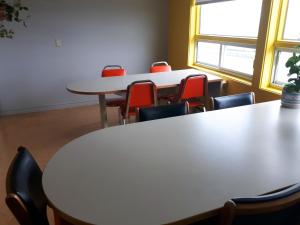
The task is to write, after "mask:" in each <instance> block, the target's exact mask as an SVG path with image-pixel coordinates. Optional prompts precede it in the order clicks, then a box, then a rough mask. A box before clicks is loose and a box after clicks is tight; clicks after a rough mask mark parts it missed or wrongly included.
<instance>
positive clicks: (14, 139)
mask: <svg viewBox="0 0 300 225" xmlns="http://www.w3.org/2000/svg"><path fill="white" fill-rule="evenodd" d="M108 115H109V118H108V121H109V125H110V126H113V125H118V112H117V110H116V109H114V108H109V109H108ZM97 129H100V120H99V108H98V106H85V107H78V108H70V109H62V110H53V111H48V112H38V113H28V114H23V115H16V116H6V117H0V184H1V185H0V199H1V200H0V225H17V224H18V223H17V221H16V220H15V218H14V217H13V215H12V214H11V212H10V211H9V209H8V208H7V206H6V205H5V200H4V199H5V196H6V192H5V177H6V172H7V169H8V166H9V163H10V162H11V160H12V159H13V157H14V155H15V153H16V149H17V147H18V146H21V145H22V146H25V147H27V148H28V149H29V150H30V152H31V153H32V155H33V156H34V158H35V159H36V160H37V162H38V163H39V165H40V167H41V168H42V169H43V168H44V167H45V166H46V163H47V162H48V160H49V159H50V158H51V157H52V156H53V154H54V153H55V152H56V151H57V150H58V149H59V148H60V147H62V146H63V145H65V144H66V143H68V142H70V141H71V140H73V139H74V138H77V137H79V136H81V135H83V134H86V133H89V132H91V131H94V130H97ZM48 215H49V216H48V217H49V220H50V223H51V224H53V218H52V212H51V209H50V210H49V212H48Z"/></svg>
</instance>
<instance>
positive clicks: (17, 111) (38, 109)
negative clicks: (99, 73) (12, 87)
mask: <svg viewBox="0 0 300 225" xmlns="http://www.w3.org/2000/svg"><path fill="white" fill-rule="evenodd" d="M95 104H99V103H98V101H97V100H89V101H79V102H67V103H61V104H54V105H46V106H38V107H32V108H26V109H14V110H7V111H2V112H1V111H0V116H9V115H17V114H24V113H32V112H44V111H49V110H55V109H64V108H74V107H79V106H88V105H95Z"/></svg>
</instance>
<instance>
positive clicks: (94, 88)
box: [66, 69, 223, 128]
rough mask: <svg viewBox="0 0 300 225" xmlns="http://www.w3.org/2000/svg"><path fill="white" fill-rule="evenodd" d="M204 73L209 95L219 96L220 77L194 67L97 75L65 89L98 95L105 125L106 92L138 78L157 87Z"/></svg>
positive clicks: (114, 92) (175, 83)
mask: <svg viewBox="0 0 300 225" xmlns="http://www.w3.org/2000/svg"><path fill="white" fill-rule="evenodd" d="M195 74H205V75H206V76H207V79H208V83H209V93H210V95H211V96H213V97H215V96H219V95H220V92H221V88H222V81H223V80H222V78H220V77H217V76H214V75H211V74H207V73H205V72H203V71H200V70H196V69H185V70H174V71H170V72H161V73H143V74H132V75H126V76H120V77H98V78H96V79H93V80H85V81H78V82H73V83H70V84H67V86H66V89H67V90H68V91H70V92H72V93H74V94H81V95H98V98H99V107H100V118H101V127H102V128H104V127H106V126H107V112H106V103H105V102H106V100H105V95H106V94H116V93H118V92H122V91H126V89H127V86H128V85H129V84H131V83H132V82H134V81H138V80H151V81H153V82H154V83H155V84H156V86H157V88H158V89H164V88H170V87H176V86H177V85H179V83H180V81H181V80H182V79H184V78H186V77H187V76H189V75H195Z"/></svg>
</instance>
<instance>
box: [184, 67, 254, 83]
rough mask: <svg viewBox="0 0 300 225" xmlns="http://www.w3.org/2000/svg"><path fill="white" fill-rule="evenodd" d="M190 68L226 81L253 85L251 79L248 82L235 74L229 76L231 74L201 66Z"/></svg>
mask: <svg viewBox="0 0 300 225" xmlns="http://www.w3.org/2000/svg"><path fill="white" fill-rule="evenodd" d="M190 67H192V68H195V69H198V70H202V71H204V72H206V73H210V74H213V75H216V76H219V77H221V78H224V79H225V80H232V81H235V82H238V83H241V84H245V85H247V86H251V85H252V82H251V80H250V79H249V80H248V79H245V78H242V77H240V76H238V75H233V74H229V73H225V72H220V71H216V70H213V69H209V68H206V67H203V66H199V65H190Z"/></svg>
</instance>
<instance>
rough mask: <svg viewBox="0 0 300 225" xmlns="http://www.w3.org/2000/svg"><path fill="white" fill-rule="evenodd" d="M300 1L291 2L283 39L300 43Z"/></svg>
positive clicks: (290, 0)
mask: <svg viewBox="0 0 300 225" xmlns="http://www.w3.org/2000/svg"><path fill="white" fill-rule="evenodd" d="M299 12H300V0H289V5H288V11H287V17H286V23H285V28H284V34H283V39H286V40H297V41H300V26H299Z"/></svg>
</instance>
